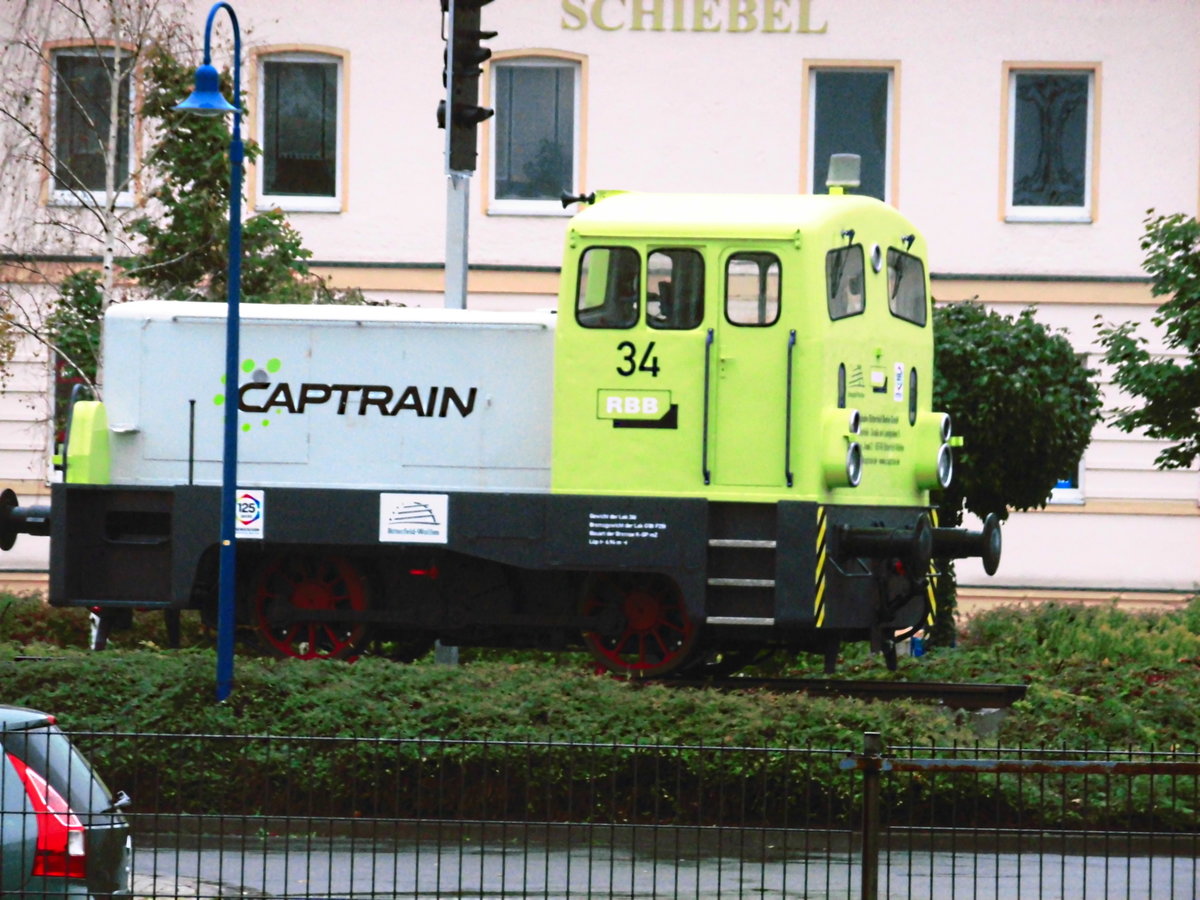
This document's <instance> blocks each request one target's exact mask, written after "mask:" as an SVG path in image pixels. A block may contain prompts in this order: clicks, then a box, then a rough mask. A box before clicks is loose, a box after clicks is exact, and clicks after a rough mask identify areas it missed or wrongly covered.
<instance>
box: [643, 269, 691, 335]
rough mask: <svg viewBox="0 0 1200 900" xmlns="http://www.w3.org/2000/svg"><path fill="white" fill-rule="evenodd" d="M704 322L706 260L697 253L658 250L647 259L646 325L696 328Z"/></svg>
mask: <svg viewBox="0 0 1200 900" xmlns="http://www.w3.org/2000/svg"><path fill="white" fill-rule="evenodd" d="M702 321H704V257H703V256H701V255H700V254H699V253H697V252H696V251H695V250H655V251H654V252H653V253H651V254H650V256H649V257H648V258H647V259H646V322H647V323H648V324H649V325H650V327H651V328H664V329H677V330H680V329H687V328H695V327H697V326H698V325H699V324H700V323H701V322H702Z"/></svg>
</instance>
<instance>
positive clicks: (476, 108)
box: [437, 0, 496, 172]
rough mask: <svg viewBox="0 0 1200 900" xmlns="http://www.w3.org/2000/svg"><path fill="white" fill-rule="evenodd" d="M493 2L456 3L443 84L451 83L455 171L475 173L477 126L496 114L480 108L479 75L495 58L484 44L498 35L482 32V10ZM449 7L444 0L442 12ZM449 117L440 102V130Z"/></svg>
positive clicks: (461, 0) (457, 0)
mask: <svg viewBox="0 0 1200 900" xmlns="http://www.w3.org/2000/svg"><path fill="white" fill-rule="evenodd" d="M490 2H491V0H454V11H453V16H452V17H451V21H450V28H449V34H448V36H447V48H446V52H445V53H444V55H443V57H442V58H443V65H444V67H443V69H442V84H443V85H445V84H446V81H447V79H449V81H450V85H449V89H450V109H451V112H450V116H449V119H450V123H449V124H450V169H451V171H454V172H473V171H474V170H475V144H476V141H475V130H476V127H477V126H478V125H479V123H480V122H483V121H485V120H486V119H489V118H491V116H492V114H493V113H494V112H495V110H492V109H488V108H487V107H486V106H480V105H479V76H480V75H481V74H482V71H483V70H482V69H480V68H479V67H480V66H481V65H482V64H483V63H484V62H485V61H486V60H487V59H489V58H490V57H491V55H492V51H491V50H489V49H488V48H487V47H484V46H483V42H484V41H486V40H490V39H491V38H494V37H495V36H496V32H494V31H483V30H481V29H480V12H479V11H480V8H481V7H482V6H484V5H485V4H487V3H490ZM449 7H450V0H442V11H443V12H448V11H449ZM451 49H452V50H453V54H451ZM451 55H453V59H452V60H451V59H449V57H450V56H451ZM451 64H452V65H453V69H452V70H451V68H450V67H451ZM446 118H447V116H446V101H445V100H442V101H441V102H440V103H438V111H437V123H438V128H445V127H446Z"/></svg>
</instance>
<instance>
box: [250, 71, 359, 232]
mask: <svg viewBox="0 0 1200 900" xmlns="http://www.w3.org/2000/svg"><path fill="white" fill-rule="evenodd" d="M260 78H261V82H260V83H261V84H262V90H261V98H262V99H261V103H260V116H259V142H260V144H261V145H262V158H261V160H260V161H259V165H258V170H259V192H260V196H259V206H272V207H274V206H278V207H280V208H282V209H285V210H295V211H306V210H307V211H315V212H338V211H340V210H341V208H342V204H341V177H340V173H341V131H342V129H341V116H342V103H341V93H342V61H341V59H340V58H338V57H336V56H329V55H326V54H312V53H308V54H299V53H288V54H279V55H272V56H269V57H266V58H264V59H263V60H262V63H261V68H260Z"/></svg>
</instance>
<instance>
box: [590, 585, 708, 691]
mask: <svg viewBox="0 0 1200 900" xmlns="http://www.w3.org/2000/svg"><path fill="white" fill-rule="evenodd" d="M581 611H582V613H583V615H585V616H595V617H597V618H598V619H599V620H600V623H601V624H600V625H599V627H597V629H596V630H594V631H585V632H584V634H583V641H584V643H585V644H586V645H587V648H588V650H590V651H591V653H592V655H593V656H594V657H595V658H596V659H597V660H598V661H599V662H600V663H601V665H603V666H604V667H605V668H606V669H609V670H610V671H612V672H616V673H618V674H621V675H627V676H630V677H633V678H654V677H657V676H659V675H666V674H667V673H668V672H673V671H675V670H676V669H678V668H680V667H681V666H683V665H684V664H686V663H687V662H688V661H689V660H690V659H691V658H692V655H693V651H694V650H695V647H696V637H697V628H696V624H695V622H693V620H692V617H691V616H690V615H689V614H688V611H687V604H686V603H685V602H684V598H683V594H682V593H681V592H680V590H679V587H678V586H677V585H676V584H675V582H673V581H672V580H671V579H669V578H666V577H664V576H662V575H647V574H642V573H605V574H602V575H595V576H593V577H591V578H589V579H588V581H587V584H586V585H585V587H584V591H583V600H582V603H581Z"/></svg>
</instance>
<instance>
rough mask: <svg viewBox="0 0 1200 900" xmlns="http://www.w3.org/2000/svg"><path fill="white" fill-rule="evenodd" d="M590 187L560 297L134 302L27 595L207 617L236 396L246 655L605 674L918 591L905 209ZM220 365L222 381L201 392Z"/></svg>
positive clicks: (908, 617)
mask: <svg viewBox="0 0 1200 900" xmlns="http://www.w3.org/2000/svg"><path fill="white" fill-rule="evenodd" d="M830 190H831V192H830V193H829V194H823V195H786V196H784V195H781V196H774V195H715V194H709V195H705V194H657V193H639V192H620V191H612V192H597V193H596V194H595V195H590V196H588V197H580V198H566V199H565V200H564V202H566V200H573V201H575V202H578V203H579V205H580V207H581V208H580V210H579V211H578V213H577V214H576V215H575V216H574V217H573V218H572V219H571V220H570V222H569V224H568V226H567V231H566V240H565V247H564V254H563V263H562V277H561V286H560V293H559V297H558V308H557V311H544V312H528V313H500V312H488V311H477V310H452V309H435V308H395V307H331V306H275V305H271V306H266V305H262V306H258V305H254V306H244V307H243V308H242V311H241V348H242V354H241V355H242V358H243V364H242V367H241V368H242V373H241V374H242V378H241V381H240V383H239V384H237V385H234V386H226V385H225V384H223V383H222V382H223V378H222V368H221V361H222V353H223V349H222V348H223V336H224V332H225V310H224V308H223V307H222V306H220V305H216V304H208V303H179V302H164V301H139V302H129V303H123V304H119V305H115V306H113V307H111V308H110V309H109V311H108V313H107V315H106V318H105V323H104V377H105V393H104V401H103V402H100V401H81V402H79V403H76V404H75V405H74V407H73V413H72V424H71V428H70V432H69V436H68V445H67V448H66V454H65V467H64V468H65V475H64V480H63V482H62V483H59V484H55V485H54V486H53V487H52V495H51V503H50V506H49V508H46V507H20V506H18V505H17V500H16V497H15V495H13V494H12V492H11V491H6V492H4V495H3V499H0V546H2V547H4V548H5V549H7V548H8V547H10V546H11V545H12V542H13V540H14V539H15V537H16V535H17V534H18V533H21V532H30V533H48V534H50V536H51V561H50V602H51V603H52V604H53V605H55V606H86V607H94V608H98V609H99V610H100V611H101V615H103V616H109V617H117V616H120V615H126V614H127V611H128V610H130V609H133V608H138V609H166V610H171V611H178V610H183V609H198V610H200V611H201V613H202V615H204V616H207V617H215V615H216V613H215V610H216V597H217V581H218V579H217V568H218V565H217V558H218V553H217V544H218V533H219V527H218V525H219V485H220V483H221V448H222V421H223V415H224V409H225V404H226V403H228V402H235V401H236V402H237V403H238V410H239V427H240V431H239V468H238V483H237V498H238V512H237V515H238V522H237V532H238V540H237V559H238V566H237V568H238V572H239V582H238V585H237V621H238V627H239V628H240V629H241V630H242V632H243V633H245V634H247V635H253V636H255V637H256V638H257V639H258V640H259V641H261V642H262V644H263V645H264V646H265V647H266V648H268V649H269V650H271V651H272V652H275V653H278V654H281V655H285V656H293V657H302V658H314V657H334V658H351V657H354V656H355V655H356V654H358V653H360V652H361V651H362V649H363V647H364V646H365V645H366V644H367V643H368V642H370V641H383V642H387V644H388V645H389V646H390V647H392V648H394V649H395V650H396V652H397V654H398V655H401V656H404V657H408V658H411V657H415V656H417V655H419V654H420V653H422V652H423V651H424V650H425V649H427V648H428V647H429V646H430V645H431V644H432V642H433V641H434V640H437V639H440V640H441V641H442V642H444V643H447V644H453V645H459V646H497V647H541V648H571V647H578V646H580V645H582V646H585V647H587V648H588V649H589V650H590V651H591V653H592V654H593V655H594V656H595V657H596V659H597V660H598V661H599V663H601V664H602V665H603V666H605V667H607V668H608V669H611V670H613V671H616V672H619V673H624V674H627V675H629V676H632V677H655V676H661V675H665V674H667V673H671V672H680V671H688V670H693V671H695V670H697V669H701V668H703V667H706V666H711V665H713V663H714V662H715V661H720V662H721V663H722V664H723V665H725V666H727V667H732V666H736V665H738V664H739V663H742V662H744V661H746V660H748V659H749V658H751V657H753V656H754V655H755V654H757V653H758V652H759V651H761V650H764V649H770V648H785V649H789V650H805V651H812V652H818V653H824V654H825V655H826V659H827V661H829V662H830V663H831V662H832V660H833V659H835V658H836V654H837V652H838V648H839V647H840V645H841V644H842V642H845V641H863V640H866V641H870V642H871V643H872V646H873V647H874V648H875V649H877V650H880V651H882V652H884V654H885V655H886V656H887V658H888V659H889V662H891V661H894V642H895V641H896V640H897V639H899V638H902V637H903V636H905V635H906V634H908V633H911V632H913V631H914V630H916V629H919V628H921V627H923V626H925V625H926V624H927V623H929V622H931V621H932V616H933V614H934V591H933V579H934V578H935V577H936V572H935V571H934V568H933V564H932V560H933V559H934V558H941V557H964V556H979V557H982V558H983V561H984V566H985V568H986V569H987V571H988V572H989V574H990V573H991V572H994V571H995V568H996V565H997V564H998V561H999V556H1000V532H999V528H998V525H997V523H996V522H995V521H994V520H989V521H988V522H987V523H985V526H984V528H983V530H982V531H980V532H969V531H964V530H960V529H947V528H940V527H938V526H937V524H936V522H935V521H934V519H933V515H932V510H931V507H930V505H929V491H930V490H931V489H937V488H938V487H942V486H945V485H947V484H948V483H949V480H950V478H951V477H952V471H953V451H952V445H953V444H954V443H955V440H956V439H955V438H954V437H953V435H952V429H951V423H950V420H949V417H948V416H947V415H946V414H944V413H940V412H935V411H933V410H932V408H931V400H930V398H931V395H932V385H933V328H932V317H931V297H930V291H929V275H928V265H927V248H926V244H925V240H924V238H923V237H922V235H921V233H920V232H919V231H918V230H917V229H916V227H915V226H914V225H913V224H912V223H911V222H909V221H908V220H907V219H906V218H905V217H904V216H903V215H901V214H900V213H899V212H898V211H897V210H895V209H894V208H892V207H890V206H888V205H886V204H884V203H882V202H880V201H878V200H875V199H873V198H870V197H864V196H858V195H853V194H849V193H843V192H842V190H841V188H840V187H838V186H836V185H835V186H833V187H831V189H830ZM227 388H228V389H227Z"/></svg>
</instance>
